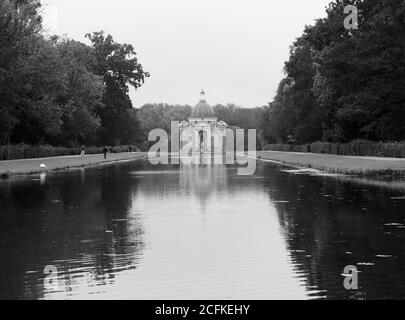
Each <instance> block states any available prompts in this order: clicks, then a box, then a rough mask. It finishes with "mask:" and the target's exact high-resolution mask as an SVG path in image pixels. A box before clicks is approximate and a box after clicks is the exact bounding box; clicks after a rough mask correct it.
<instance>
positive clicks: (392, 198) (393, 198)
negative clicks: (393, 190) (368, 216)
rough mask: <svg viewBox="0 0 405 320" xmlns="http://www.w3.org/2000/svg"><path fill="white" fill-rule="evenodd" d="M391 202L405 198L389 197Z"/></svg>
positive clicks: (404, 198)
mask: <svg viewBox="0 0 405 320" xmlns="http://www.w3.org/2000/svg"><path fill="white" fill-rule="evenodd" d="M390 199H391V200H405V196H404V197H391V198H390Z"/></svg>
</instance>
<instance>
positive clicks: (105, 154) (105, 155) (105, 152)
mask: <svg viewBox="0 0 405 320" xmlns="http://www.w3.org/2000/svg"><path fill="white" fill-rule="evenodd" d="M107 151H108V149H107V147H104V148H103V152H104V159H107Z"/></svg>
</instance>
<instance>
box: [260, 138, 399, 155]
mask: <svg viewBox="0 0 405 320" xmlns="http://www.w3.org/2000/svg"><path fill="white" fill-rule="evenodd" d="M264 150H268V151H288V152H312V153H325V154H336V155H347V156H368V157H392V158H405V142H392V143H383V142H375V141H368V140H354V141H352V142H350V143H345V144H343V143H330V142H320V141H317V142H314V143H312V144H310V145H308V144H307V145H285V144H269V145H266V146H265V148H264Z"/></svg>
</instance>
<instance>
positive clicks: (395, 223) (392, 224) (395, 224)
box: [384, 222, 403, 227]
mask: <svg viewBox="0 0 405 320" xmlns="http://www.w3.org/2000/svg"><path fill="white" fill-rule="evenodd" d="M384 226H393V227H397V226H403V224H402V223H397V222H394V223H386V224H384Z"/></svg>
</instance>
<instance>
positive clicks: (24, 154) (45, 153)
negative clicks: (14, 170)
mask: <svg viewBox="0 0 405 320" xmlns="http://www.w3.org/2000/svg"><path fill="white" fill-rule="evenodd" d="M103 149H104V148H103V147H86V154H100V153H103V152H104V150H103ZM108 150H109V152H112V153H120V152H139V148H138V147H136V146H115V147H108ZM80 152H81V147H78V148H65V147H52V146H31V145H26V144H18V145H7V146H0V160H15V159H31V158H47V157H60V156H72V155H79V154H80Z"/></svg>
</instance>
